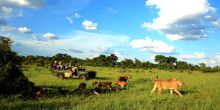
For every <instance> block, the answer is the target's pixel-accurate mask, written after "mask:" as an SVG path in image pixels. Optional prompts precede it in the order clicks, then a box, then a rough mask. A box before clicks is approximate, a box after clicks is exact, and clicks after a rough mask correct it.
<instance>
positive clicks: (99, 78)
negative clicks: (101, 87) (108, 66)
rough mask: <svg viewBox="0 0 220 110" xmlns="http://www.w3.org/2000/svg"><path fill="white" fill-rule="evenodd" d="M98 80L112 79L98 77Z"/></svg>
mask: <svg viewBox="0 0 220 110" xmlns="http://www.w3.org/2000/svg"><path fill="white" fill-rule="evenodd" d="M95 79H96V80H110V78H107V77H96V78H95Z"/></svg>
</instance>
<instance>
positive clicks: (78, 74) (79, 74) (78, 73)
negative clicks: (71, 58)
mask: <svg viewBox="0 0 220 110" xmlns="http://www.w3.org/2000/svg"><path fill="white" fill-rule="evenodd" d="M52 73H53V75H55V76H57V77H58V78H61V79H82V80H87V79H93V78H95V77H96V72H95V71H88V70H85V69H84V68H72V69H67V70H63V69H52Z"/></svg>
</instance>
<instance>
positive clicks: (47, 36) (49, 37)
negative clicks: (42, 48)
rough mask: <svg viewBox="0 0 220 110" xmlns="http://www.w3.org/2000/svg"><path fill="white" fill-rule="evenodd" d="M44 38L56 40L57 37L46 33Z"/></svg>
mask: <svg viewBox="0 0 220 110" xmlns="http://www.w3.org/2000/svg"><path fill="white" fill-rule="evenodd" d="M43 36H44V38H47V39H54V38H56V37H57V36H56V35H55V34H52V33H46V34H44V35H43Z"/></svg>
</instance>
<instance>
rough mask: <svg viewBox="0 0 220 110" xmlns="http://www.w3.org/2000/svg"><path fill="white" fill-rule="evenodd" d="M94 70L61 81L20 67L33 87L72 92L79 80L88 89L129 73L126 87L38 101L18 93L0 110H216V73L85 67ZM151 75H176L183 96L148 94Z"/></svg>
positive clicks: (219, 92) (219, 97)
mask: <svg viewBox="0 0 220 110" xmlns="http://www.w3.org/2000/svg"><path fill="white" fill-rule="evenodd" d="M86 68H87V69H90V70H95V71H97V78H96V79H93V80H88V81H82V80H76V79H68V80H61V79H58V78H56V77H55V76H53V75H52V74H51V72H50V71H49V69H48V68H43V67H37V66H25V67H23V68H22V70H23V72H24V74H25V76H27V77H28V78H29V80H30V81H32V82H34V83H35V84H36V85H37V86H49V87H53V88H58V87H62V88H65V89H68V90H69V91H73V90H74V89H76V88H77V87H78V85H79V84H80V83H81V82H86V83H87V86H88V89H92V88H93V85H92V82H93V81H95V80H100V81H106V80H109V81H113V82H115V81H116V79H117V77H118V76H119V75H124V74H132V79H131V80H130V81H129V84H128V86H127V87H126V89H124V90H122V91H120V92H110V93H105V94H101V95H100V96H95V95H77V94H71V93H68V94H67V95H65V96H64V95H60V94H47V95H46V96H44V97H43V98H41V99H39V100H28V101H24V100H22V99H20V98H19V96H17V95H15V96H10V97H3V96H1V97H0V104H1V106H0V109H1V110H3V109H13V110H14V109H22V110H24V109H31V110H33V109H36V110H38V109H46V110H47V109H63V110H67V109H73V110H155V109H156V110H170V109H173V110H219V109H220V103H219V102H220V82H219V80H220V73H213V74H204V73H200V72H191V73H189V72H178V71H176V72H169V71H162V70H143V69H129V70H122V69H120V68H109V67H86ZM152 75H158V76H159V78H160V79H167V78H171V77H176V78H177V79H180V80H182V81H183V82H184V83H185V85H186V87H185V88H180V91H181V92H182V93H183V95H184V97H179V96H178V95H177V94H174V95H172V96H171V95H169V91H168V90H165V91H163V93H162V94H161V95H158V94H157V93H155V94H153V95H150V91H151V89H152V88H153V83H152V82H151V81H150V78H151V76H152Z"/></svg>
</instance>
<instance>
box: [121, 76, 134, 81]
mask: <svg viewBox="0 0 220 110" xmlns="http://www.w3.org/2000/svg"><path fill="white" fill-rule="evenodd" d="M131 78H132V77H131V75H125V76H119V77H118V81H122V82H128V80H129V79H131Z"/></svg>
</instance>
